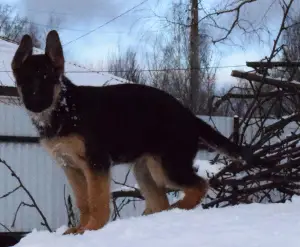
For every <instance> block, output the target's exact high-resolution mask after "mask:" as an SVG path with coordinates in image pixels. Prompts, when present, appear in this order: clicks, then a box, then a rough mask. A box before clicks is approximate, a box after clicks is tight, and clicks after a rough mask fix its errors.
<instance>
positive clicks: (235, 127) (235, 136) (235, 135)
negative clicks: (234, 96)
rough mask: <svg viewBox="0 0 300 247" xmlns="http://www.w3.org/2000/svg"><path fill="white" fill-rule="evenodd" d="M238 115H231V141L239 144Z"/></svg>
mask: <svg viewBox="0 0 300 247" xmlns="http://www.w3.org/2000/svg"><path fill="white" fill-rule="evenodd" d="M239 125H240V124H239V117H238V116H237V115H234V117H233V142H234V143H235V144H237V145H238V144H239V140H240V132H239V129H240V126H239Z"/></svg>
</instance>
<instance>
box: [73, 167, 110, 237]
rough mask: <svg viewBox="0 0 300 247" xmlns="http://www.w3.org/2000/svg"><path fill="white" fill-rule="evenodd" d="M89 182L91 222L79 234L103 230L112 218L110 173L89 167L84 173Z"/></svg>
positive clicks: (79, 230)
mask: <svg viewBox="0 0 300 247" xmlns="http://www.w3.org/2000/svg"><path fill="white" fill-rule="evenodd" d="M83 172H84V175H85V178H86V181H87V191H88V204H89V220H88V223H87V224H86V225H85V226H83V227H81V228H80V229H78V231H77V233H83V232H84V231H86V230H98V229H100V228H102V227H103V226H104V225H105V224H106V223H107V222H108V221H109V217H110V208H109V202H110V173H109V171H106V170H102V169H101V170H100V171H99V170H95V169H94V168H90V167H87V168H86V169H85V170H84V171H83Z"/></svg>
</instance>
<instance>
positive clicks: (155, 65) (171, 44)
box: [147, 1, 216, 114]
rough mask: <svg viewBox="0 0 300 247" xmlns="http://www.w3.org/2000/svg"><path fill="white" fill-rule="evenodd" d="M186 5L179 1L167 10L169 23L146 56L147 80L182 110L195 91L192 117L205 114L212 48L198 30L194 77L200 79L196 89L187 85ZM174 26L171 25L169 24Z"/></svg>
mask: <svg viewBox="0 0 300 247" xmlns="http://www.w3.org/2000/svg"><path fill="white" fill-rule="evenodd" d="M188 7H189V5H186V4H184V3H183V2H182V1H180V2H179V3H173V5H172V8H171V9H170V13H169V15H170V17H169V18H170V19H172V20H173V21H172V23H171V24H170V25H169V26H168V27H166V28H165V29H164V31H163V32H162V33H159V34H158V37H157V39H156V40H155V41H154V45H153V47H154V49H153V50H152V51H151V52H149V53H148V54H147V60H148V67H149V81H150V82H151V84H152V85H154V86H155V87H157V88H160V89H162V90H165V91H167V92H169V93H170V94H172V95H173V96H174V97H175V98H177V99H178V100H180V101H181V102H182V103H183V104H184V105H185V106H186V107H188V108H190V107H191V105H193V104H192V102H191V100H193V98H191V97H190V95H191V91H192V90H195V88H196V90H197V92H196V93H195V92H194V94H197V97H196V98H197V104H196V105H197V107H196V109H191V110H192V111H193V112H194V113H196V114H205V113H207V109H208V108H207V107H208V105H209V98H210V97H211V96H212V94H213V92H214V90H215V73H216V69H215V68H213V67H214V66H213V59H212V56H213V54H212V49H211V46H210V42H209V40H208V35H207V29H206V28H205V26H204V25H201V26H200V27H199V37H200V38H199V43H198V45H199V47H198V49H199V57H198V59H199V60H200V63H201V68H198V70H200V71H198V72H197V75H198V76H199V77H200V78H199V80H197V81H198V83H199V85H198V86H197V87H192V86H191V71H190V69H189V68H190V60H189V59H190V56H189V53H190V52H189V51H190V32H189V29H188V28H187V27H186V26H185V25H177V24H176V23H187V22H188V19H189V13H188ZM173 23H175V24H173ZM197 88H198V89H197Z"/></svg>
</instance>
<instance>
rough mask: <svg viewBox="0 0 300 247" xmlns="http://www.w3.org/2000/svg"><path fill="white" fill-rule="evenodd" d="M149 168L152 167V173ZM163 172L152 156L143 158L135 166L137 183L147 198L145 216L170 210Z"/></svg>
mask: <svg viewBox="0 0 300 247" xmlns="http://www.w3.org/2000/svg"><path fill="white" fill-rule="evenodd" d="M149 167H152V169H151V172H150V169H149ZM161 172H162V169H161V168H160V164H159V163H158V162H157V161H156V160H155V159H154V158H153V157H151V156H143V157H141V158H140V159H138V160H137V162H136V164H135V165H134V174H135V177H136V180H137V183H138V185H139V187H140V190H141V193H142V195H143V196H144V197H145V202H146V209H145V211H144V212H143V214H144V215H148V214H152V213H156V212H160V211H163V210H166V209H168V208H169V201H168V198H167V196H166V191H165V187H164V186H163V183H164V181H165V176H164V174H162V173H161ZM154 173H155V174H154ZM153 175H155V176H153Z"/></svg>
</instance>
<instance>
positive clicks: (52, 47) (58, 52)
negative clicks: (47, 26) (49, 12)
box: [45, 30, 65, 73]
mask: <svg viewBox="0 0 300 247" xmlns="http://www.w3.org/2000/svg"><path fill="white" fill-rule="evenodd" d="M45 53H46V55H47V56H48V57H49V58H50V59H51V61H52V63H53V65H54V66H55V67H56V68H57V69H59V71H60V72H61V73H62V72H63V71H64V64H65V59H64V54H63V49H62V45H61V43H60V39H59V36H58V33H57V32H56V31H55V30H52V31H50V32H49V33H48V35H47V38H46V48H45Z"/></svg>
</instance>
